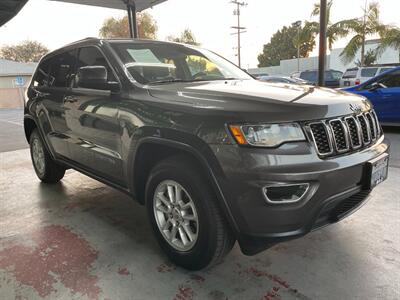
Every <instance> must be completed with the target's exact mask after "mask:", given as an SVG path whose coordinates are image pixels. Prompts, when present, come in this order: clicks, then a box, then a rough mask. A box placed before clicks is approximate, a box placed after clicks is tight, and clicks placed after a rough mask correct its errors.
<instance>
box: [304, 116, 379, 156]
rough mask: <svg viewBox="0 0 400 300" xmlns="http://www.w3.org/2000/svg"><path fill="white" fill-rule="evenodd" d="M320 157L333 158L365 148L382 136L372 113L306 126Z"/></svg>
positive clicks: (375, 117) (376, 119)
mask: <svg viewBox="0 0 400 300" xmlns="http://www.w3.org/2000/svg"><path fill="white" fill-rule="evenodd" d="M308 126H309V128H310V130H311V134H312V138H313V140H314V144H315V147H316V148H317V151H318V154H319V155H320V156H323V157H326V156H333V155H336V154H341V153H344V152H347V151H351V150H356V149H360V148H362V147H367V146H368V145H369V144H371V142H373V141H376V140H377V139H378V138H379V137H380V136H381V134H382V131H381V127H380V125H379V122H378V118H377V116H376V113H375V112H374V111H370V112H366V113H362V114H359V115H357V116H349V117H344V118H338V119H332V120H326V121H325V120H322V121H319V122H314V123H310V124H308Z"/></svg>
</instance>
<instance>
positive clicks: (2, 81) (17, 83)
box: [0, 59, 37, 108]
mask: <svg viewBox="0 0 400 300" xmlns="http://www.w3.org/2000/svg"><path fill="white" fill-rule="evenodd" d="M36 65H37V64H36V63H20V62H15V61H10V60H5V59H0V108H20V107H23V106H24V92H25V90H26V88H27V86H28V84H29V81H30V79H31V77H32V74H33V72H34V70H35V68H36Z"/></svg>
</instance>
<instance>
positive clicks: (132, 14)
mask: <svg viewBox="0 0 400 300" xmlns="http://www.w3.org/2000/svg"><path fill="white" fill-rule="evenodd" d="M126 9H127V12H128V21H129V33H130V35H131V38H134V39H137V38H138V28H137V18H136V5H135V1H133V0H128V1H127V2H126Z"/></svg>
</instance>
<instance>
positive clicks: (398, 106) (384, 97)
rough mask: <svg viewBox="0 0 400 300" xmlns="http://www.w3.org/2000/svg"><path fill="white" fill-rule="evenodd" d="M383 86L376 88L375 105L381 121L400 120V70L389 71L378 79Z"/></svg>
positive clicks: (393, 121)
mask: <svg viewBox="0 0 400 300" xmlns="http://www.w3.org/2000/svg"><path fill="white" fill-rule="evenodd" d="M379 83H381V84H382V85H383V86H382V88H379V89H377V90H376V93H377V94H378V95H379V97H378V98H377V99H376V101H375V105H376V106H377V107H379V110H380V113H381V115H382V122H386V123H395V122H397V123H399V122H400V70H397V71H394V72H390V73H389V74H386V75H385V76H383V78H382V79H381V80H379Z"/></svg>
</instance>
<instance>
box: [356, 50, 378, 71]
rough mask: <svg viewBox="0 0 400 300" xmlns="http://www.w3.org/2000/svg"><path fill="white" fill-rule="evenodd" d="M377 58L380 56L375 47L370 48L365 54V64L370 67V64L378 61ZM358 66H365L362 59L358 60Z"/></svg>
mask: <svg viewBox="0 0 400 300" xmlns="http://www.w3.org/2000/svg"><path fill="white" fill-rule="evenodd" d="M377 58H378V53H377V51H375V50H373V49H369V50H368V51H367V53H365V56H364V66H365V67H368V66H371V65H373V64H374V63H376V60H377ZM356 66H357V67H363V65H362V63H361V60H360V59H359V60H357V61H356Z"/></svg>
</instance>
